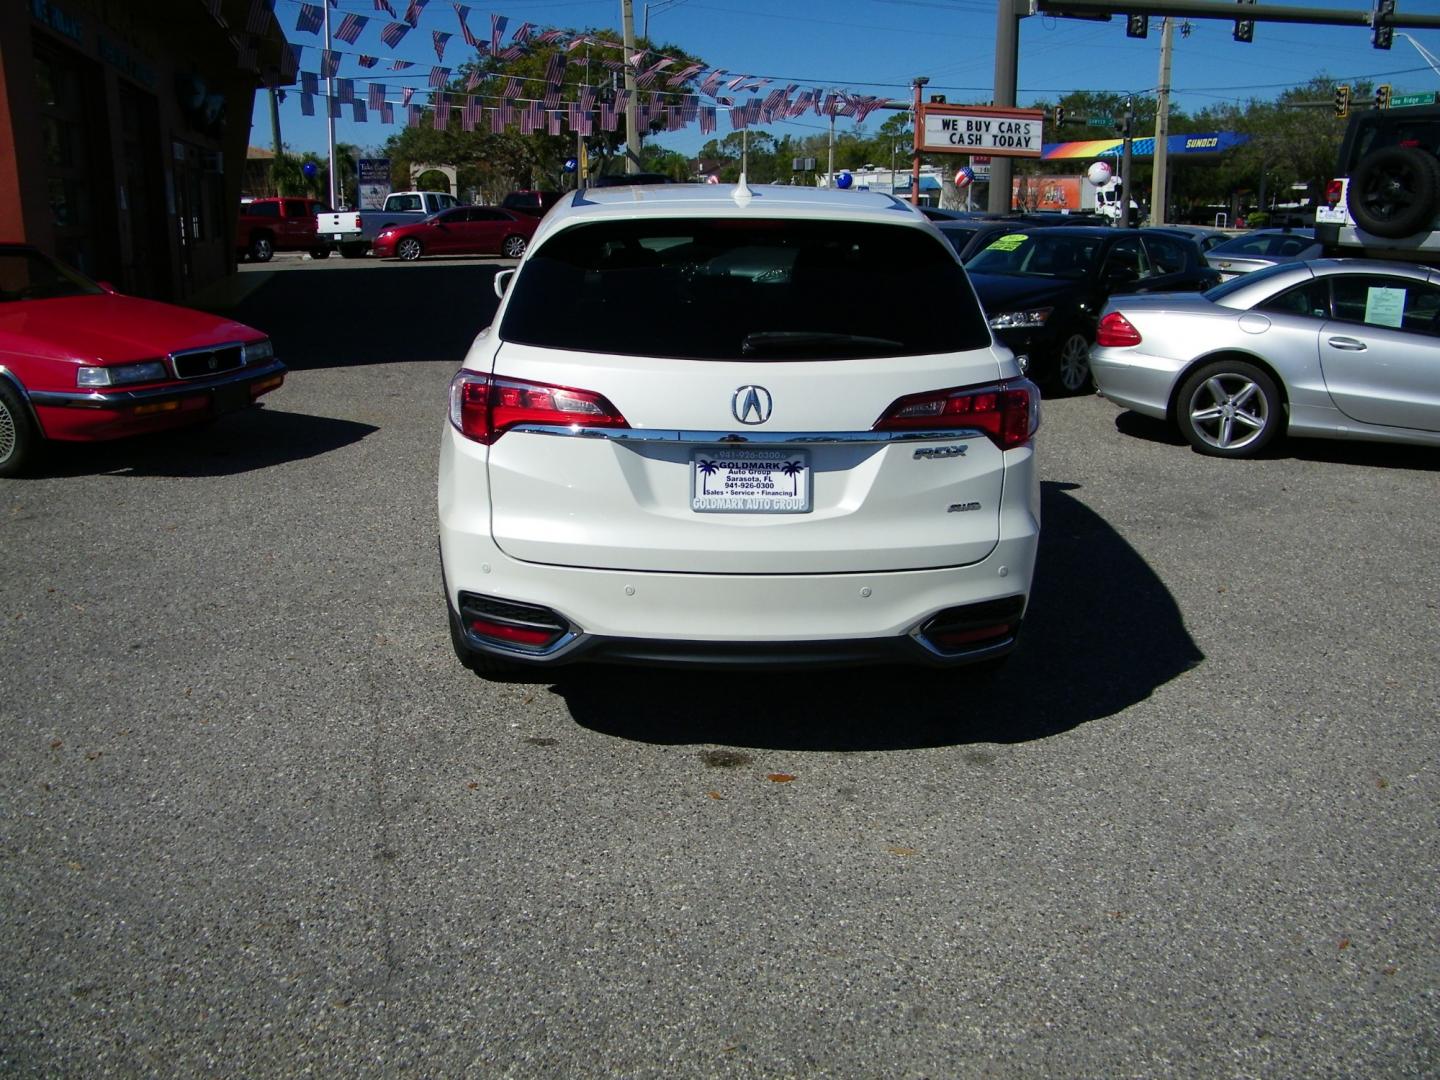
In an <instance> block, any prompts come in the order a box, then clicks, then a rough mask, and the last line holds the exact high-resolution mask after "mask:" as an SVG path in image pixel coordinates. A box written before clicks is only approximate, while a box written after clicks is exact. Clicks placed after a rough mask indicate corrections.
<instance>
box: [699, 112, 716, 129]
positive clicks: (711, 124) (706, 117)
mask: <svg viewBox="0 0 1440 1080" xmlns="http://www.w3.org/2000/svg"><path fill="white" fill-rule="evenodd" d="M714 132H715V106H713V105H702V106H700V134H701V135H712V134H714Z"/></svg>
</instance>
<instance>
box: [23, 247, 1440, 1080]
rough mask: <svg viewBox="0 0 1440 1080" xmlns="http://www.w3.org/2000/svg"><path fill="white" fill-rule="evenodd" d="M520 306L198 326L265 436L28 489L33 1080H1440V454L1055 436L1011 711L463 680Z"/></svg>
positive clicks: (478, 288) (676, 686)
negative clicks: (449, 530)
mask: <svg viewBox="0 0 1440 1080" xmlns="http://www.w3.org/2000/svg"><path fill="white" fill-rule="evenodd" d="M503 265H507V264H504V263H500V262H496V261H478V260H468V261H455V262H451V261H446V262H432V261H429V260H427V261H422V262H421V263H418V264H414V265H409V264H407V265H399V264H392V263H387V264H379V265H377V264H375V263H373V262H371V261H369V260H366V261H363V262H361V261H356V262H353V263H347V262H343V261H341V260H338V259H332V260H329V262H327V263H312V262H310V261H309V260H299V259H291V260H285V259H277V260H275V261H274V262H273V263H270V264H265V265H263V266H261V265H256V266H249V265H247V266H246V267H244V268H243V271H242V273H241V274H239V275H237V285H238V286H241V287H237V288H234V289H232V290H231V291H230V292H229V293H227V294H225V295H223V296H218V297H214V298H212V302H214V303H219V304H225V305H228V307H227V312H228V313H230V314H233V315H235V316H236V317H239V318H241V319H243V320H244V321H247V322H250V323H252V324H254V325H257V326H260V327H262V328H265V329H267V330H269V331H271V332H272V333H273V334H274V336H275V340H276V342H277V345H278V351H279V353H280V355H281V357H282V358H283V359H284V360H285V361H286V362H287V363H288V364H289V365H290V366H291V374H290V376H289V378H288V380H287V383H286V385H285V386H284V387H283V388H282V389H280V390H279V391H277V392H276V393H274V394H272V395H270V396H269V397H267V398H266V399H265V400H266V404H265V407H264V408H262V409H258V410H251V411H249V412H247V413H243V414H239V415H235V416H232V417H227V418H226V419H224V420H222V421H220V422H219V423H217V424H215V425H213V426H211V427H208V428H205V429H202V430H199V431H192V432H186V433H182V434H179V435H169V436H165V437H160V438H147V439H142V440H137V441H133V442H128V443H125V444H120V445H113V446H100V447H79V448H60V449H59V450H58V452H57V453H55V454H54V455H53V457H52V458H51V460H50V463H49V465H48V466H47V468H46V469H45V470H44V471H43V472H42V473H41V474H40V475H39V476H37V477H35V478H31V479H25V480H4V481H0V555H3V559H0V567H3V569H0V583H3V601H0V660H3V662H0V732H3V737H4V744H5V747H6V752H5V753H4V755H3V756H0V793H3V797H0V956H3V957H4V961H5V962H4V965H3V968H0V1072H3V1073H5V1074H6V1075H46V1076H84V1077H93V1076H103V1075H139V1074H146V1075H162V1076H197V1075H207V1076H208V1075H214V1076H246V1077H259V1076H293V1075H300V1074H305V1073H312V1072H313V1073H317V1074H328V1075H343V1076H392V1075H398V1074H403V1073H413V1074H415V1075H422V1076H433V1077H450V1076H457V1077H458V1076H477V1075H503V1076H517V1077H521V1076H536V1077H542V1076H543V1077H554V1076H600V1075H623V1076H627V1077H674V1076H720V1077H759V1076H764V1077H774V1076H836V1077H886V1078H891V1077H971V1076H974V1077H981V1076H984V1077H1011V1076H1014V1077H1067V1078H1069V1077H1075V1078H1079V1077H1096V1078H1110V1077H1119V1076H1137V1077H1138V1076H1144V1077H1154V1076H1166V1077H1172V1076H1174V1077H1206V1078H1209V1077H1218V1076H1224V1077H1232V1076H1233V1077H1271V1076H1295V1077H1301V1076H1304V1077H1309V1076H1357V1077H1362V1076H1363V1077H1376V1076H1395V1077H1417V1076H1426V1075H1432V1076H1433V1075H1436V1074H1437V1073H1440V1036H1437V1032H1440V1003H1437V987H1440V936H1437V931H1436V927H1437V925H1440V921H1437V910H1436V909H1437V899H1440V889H1437V880H1440V879H1437V863H1440V858H1437V856H1440V844H1437V828H1436V826H1437V809H1440V776H1437V749H1440V730H1437V724H1436V719H1437V716H1440V689H1437V679H1436V673H1437V662H1436V655H1435V654H1436V642H1437V640H1440V633H1437V631H1440V610H1437V603H1440V589H1437V587H1436V567H1437V566H1440V539H1437V531H1436V529H1435V525H1434V513H1435V505H1436V494H1437V491H1440V487H1437V483H1436V481H1437V473H1440V452H1436V451H1434V450H1427V449H1417V448H1406V447H1393V448H1392V447H1383V446H1367V445H1361V444H1355V445H1347V444H1340V443H1318V442H1312V443H1308V444H1305V443H1287V444H1285V445H1284V446H1283V447H1282V448H1280V449H1279V450H1278V451H1277V452H1276V453H1274V454H1271V455H1270V456H1268V457H1266V458H1264V459H1263V460H1258V461H1253V462H1226V461H1216V460H1211V459H1207V458H1203V457H1200V456H1198V455H1196V454H1194V453H1192V452H1191V451H1190V450H1189V449H1188V447H1185V446H1183V445H1181V444H1179V443H1178V442H1177V441H1176V440H1175V439H1174V438H1172V437H1170V436H1169V435H1168V434H1167V433H1166V432H1165V431H1164V430H1163V429H1162V428H1160V427H1159V426H1157V425H1155V424H1152V423H1149V422H1146V421H1142V420H1141V419H1140V418H1138V417H1135V416H1133V415H1130V414H1122V413H1120V412H1119V411H1118V410H1117V409H1115V408H1114V407H1113V406H1111V405H1110V404H1108V403H1107V402H1105V401H1103V400H1100V399H1098V398H1093V397H1082V398H1074V399H1068V400H1060V401H1054V402H1047V403H1046V406H1045V415H1044V422H1043V426H1042V428H1041V431H1040V435H1039V438H1040V443H1039V445H1040V454H1041V474H1042V478H1043V482H1044V514H1045V523H1044V536H1043V541H1042V548H1041V555H1040V565H1039V571H1038V578H1037V582H1036V586H1035V591H1034V596H1033V600H1032V605H1031V611H1030V617H1029V619H1028V622H1027V625H1026V628H1025V636H1024V640H1023V644H1022V646H1021V649H1020V651H1019V652H1018V653H1017V654H1016V655H1015V656H1014V657H1013V658H1012V661H1011V663H1010V664H1009V666H1008V667H1007V668H1006V669H1005V671H1004V672H1003V673H1002V674H1001V675H1000V676H999V677H998V678H997V679H996V680H995V681H993V682H991V683H988V684H976V683H973V682H971V681H970V680H968V679H967V678H965V677H964V676H963V675H946V676H940V675H935V674H930V673H923V672H921V673H916V672H910V671H905V670H895V669H887V668H875V669H853V670H845V671H838V672H828V673H820V674H816V673H804V674H796V673H772V672H766V673H759V674H753V673H752V674H737V673H719V674H695V673H674V672H658V671H647V670H642V669H631V668H617V669H574V670H571V671H568V672H565V673H563V674H561V673H557V674H556V676H555V677H554V680H553V681H538V682H535V683H501V684H492V683H487V682H485V681H483V680H481V679H479V678H477V677H475V676H473V675H471V674H470V673H469V672H467V671H465V670H464V669H463V668H461V667H460V666H459V664H458V663H456V662H455V660H454V658H453V656H452V654H451V651H450V645H449V641H448V637H447V632H446V626H445V609H444V605H443V601H442V599H441V593H440V575H439V568H438V564H437V556H436V521H435V505H434V502H435V465H436V452H437V447H438V440H439V435H440V430H441V424H442V423H443V422H444V419H443V412H444V405H445V391H446V386H447V383H448V381H449V378H450V376H451V374H452V373H453V372H454V370H455V368H456V366H457V364H458V362H459V359H460V357H461V355H462V354H463V352H464V349H465V346H466V344H467V343H468V341H469V340H470V338H471V337H472V336H473V335H474V333H475V332H476V331H477V330H478V329H480V328H481V327H483V326H484V325H485V324H486V322H488V320H489V318H490V316H491V314H492V313H493V311H494V308H495V303H496V301H495V297H494V293H493V291H492V288H491V279H492V277H493V274H494V272H495V270H496V269H497V268H498V267H500V266H503Z"/></svg>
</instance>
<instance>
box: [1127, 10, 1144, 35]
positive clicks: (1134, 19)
mask: <svg viewBox="0 0 1440 1080" xmlns="http://www.w3.org/2000/svg"><path fill="white" fill-rule="evenodd" d="M1149 33H1150V16H1149V15H1131V16H1129V17H1127V18H1126V20H1125V36H1126V37H1145V36H1146V35H1147V34H1149Z"/></svg>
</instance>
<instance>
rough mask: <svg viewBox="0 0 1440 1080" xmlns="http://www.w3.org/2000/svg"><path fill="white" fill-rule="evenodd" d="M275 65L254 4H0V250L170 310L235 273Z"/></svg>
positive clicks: (281, 68)
mask: <svg viewBox="0 0 1440 1080" xmlns="http://www.w3.org/2000/svg"><path fill="white" fill-rule="evenodd" d="M287 65H288V66H290V67H292V68H293V64H290V63H289V51H288V48H287V47H286V45H285V38H284V34H283V32H282V31H281V29H280V27H279V25H278V24H277V23H276V21H275V17H274V15H273V14H272V12H271V10H270V4H268V3H265V2H264V0H146V2H144V3H137V2H135V0H11V2H9V3H5V4H0V241H10V242H14V241H24V242H27V243H31V244H34V245H36V246H37V247H39V248H41V249H42V250H45V251H47V252H50V253H52V254H54V255H57V256H59V257H60V258H62V259H64V260H65V261H67V262H69V263H71V264H73V265H75V266H76V267H78V268H79V269H81V270H83V271H84V272H85V273H87V274H89V275H91V276H92V277H95V278H98V279H101V280H104V281H108V282H110V283H112V284H113V285H115V286H116V288H118V289H120V290H121V291H122V292H126V293H131V294H134V295H138V296H149V297H154V298H157V299H164V300H173V301H176V302H180V303H184V302H185V301H186V300H188V299H190V298H191V297H192V296H194V295H195V293H196V292H198V291H199V290H200V289H201V288H203V287H204V286H206V285H208V284H210V283H211V282H213V281H215V280H217V279H218V278H221V277H223V276H225V275H226V274H228V273H230V272H231V271H232V270H233V269H234V263H235V252H234V250H233V245H234V234H235V218H236V214H237V213H238V207H239V203H240V188H241V180H242V176H243V173H244V168H245V157H246V146H247V143H248V141H249V135H250V114H251V109H252V106H253V102H254V95H255V90H256V88H257V87H258V86H260V85H262V84H263V83H271V84H280V83H285V82H288V81H290V79H288V78H286V77H285V69H286V67H287ZM291 77H292V78H293V74H292V76H291Z"/></svg>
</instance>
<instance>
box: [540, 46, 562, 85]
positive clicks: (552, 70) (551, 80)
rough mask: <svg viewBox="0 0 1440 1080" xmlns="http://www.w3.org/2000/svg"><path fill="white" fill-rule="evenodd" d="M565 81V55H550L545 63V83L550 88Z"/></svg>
mask: <svg viewBox="0 0 1440 1080" xmlns="http://www.w3.org/2000/svg"><path fill="white" fill-rule="evenodd" d="M564 81H565V54H564V53H558V52H557V53H551V54H550V59H549V60H547V61H545V82H546V83H547V84H548V85H550V86H559V85H560V84H561V83H563V82H564Z"/></svg>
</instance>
